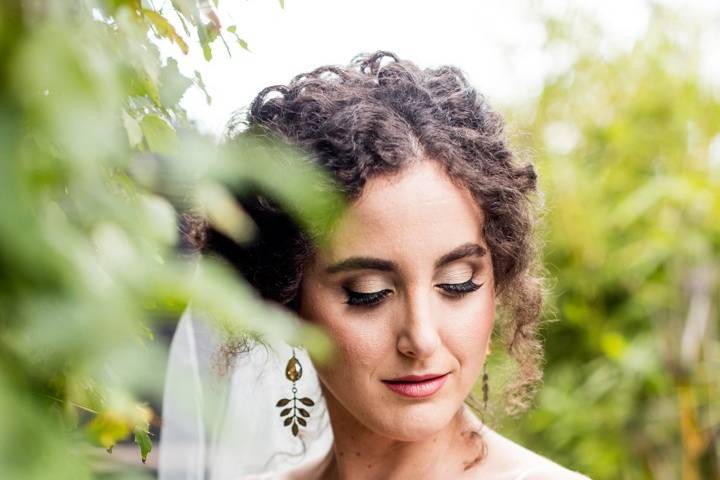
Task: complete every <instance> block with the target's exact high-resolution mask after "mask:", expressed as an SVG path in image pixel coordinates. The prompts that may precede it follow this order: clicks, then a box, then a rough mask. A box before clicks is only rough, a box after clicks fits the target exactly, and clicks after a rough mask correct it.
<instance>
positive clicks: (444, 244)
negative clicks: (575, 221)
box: [194, 52, 586, 480]
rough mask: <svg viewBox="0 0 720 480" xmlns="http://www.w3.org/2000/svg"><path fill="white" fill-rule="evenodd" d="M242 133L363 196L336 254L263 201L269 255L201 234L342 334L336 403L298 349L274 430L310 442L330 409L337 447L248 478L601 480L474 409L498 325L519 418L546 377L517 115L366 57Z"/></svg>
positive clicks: (314, 79) (266, 288)
mask: <svg viewBox="0 0 720 480" xmlns="http://www.w3.org/2000/svg"><path fill="white" fill-rule="evenodd" d="M271 93H272V94H273V95H270V94H271ZM231 127H232V128H231V129H230V132H231V137H242V136H250V137H251V136H258V135H259V136H271V137H272V138H276V139H279V140H281V141H284V142H287V143H290V144H292V145H294V146H297V147H299V148H300V149H302V150H304V151H306V152H308V153H309V154H310V155H311V156H312V159H313V161H315V162H316V163H317V164H318V165H319V166H321V167H322V168H323V169H324V170H325V171H326V172H327V173H329V174H330V176H331V178H333V179H334V180H335V181H336V182H337V184H338V186H339V187H340V189H341V190H342V191H343V193H345V194H346V196H347V198H348V199H349V200H350V204H349V205H350V207H349V208H348V210H347V211H346V212H345V214H344V215H343V216H342V218H341V221H340V222H339V223H338V224H337V226H336V228H335V230H334V231H333V233H332V236H331V240H330V242H329V243H328V244H326V245H323V246H322V247H320V246H319V245H317V244H315V243H314V242H313V241H312V239H311V237H310V236H309V235H307V234H306V233H305V232H303V231H302V229H299V228H297V227H296V226H294V225H293V223H292V222H291V221H290V220H289V217H287V216H285V215H284V214H283V213H282V212H281V211H280V210H279V209H278V208H277V207H276V206H275V205H274V204H273V202H272V201H271V199H268V198H265V197H264V196H262V195H245V196H243V197H241V198H240V200H241V202H242V203H243V205H244V206H245V208H246V210H247V211H248V213H249V214H250V215H251V216H252V217H253V219H254V220H255V222H256V223H257V226H258V230H259V232H260V236H259V237H258V239H257V240H256V241H255V242H254V243H253V244H251V245H245V246H238V245H236V244H235V243H234V242H232V241H231V240H229V239H228V238H226V237H224V236H223V235H222V234H221V233H219V232H217V231H214V230H212V229H206V230H204V231H202V232H201V233H202V235H201V236H202V237H203V242H202V243H203V247H204V249H205V251H207V252H213V254H216V255H220V256H222V257H224V258H225V259H226V260H228V261H229V262H230V263H232V264H233V265H234V266H235V267H236V268H237V269H238V270H239V271H240V272H241V273H242V274H243V275H244V277H245V278H246V279H248V280H249V281H250V282H251V283H252V284H253V285H254V286H255V287H256V288H257V289H258V290H259V292H260V293H261V294H262V295H263V297H265V298H266V299H269V300H273V301H275V302H278V303H280V304H283V305H285V306H287V307H288V308H290V309H291V310H293V311H294V312H296V313H297V314H298V315H299V316H300V317H301V318H302V319H305V320H306V321H308V322H312V323H314V324H316V325H319V326H321V327H322V328H324V330H325V331H326V332H327V333H328V334H329V336H330V338H331V339H332V340H333V341H334V343H335V346H336V351H337V355H336V357H334V359H333V361H332V362H330V363H327V364H318V365H317V376H318V378H319V381H320V386H321V388H322V398H315V399H312V398H310V397H303V396H302V395H303V394H302V393H298V390H299V389H300V388H301V385H300V384H296V382H298V381H299V380H300V377H301V375H300V373H301V372H300V368H301V367H304V368H305V369H306V370H307V369H308V367H310V365H308V361H307V360H304V361H303V360H302V359H301V360H297V358H298V357H296V351H295V350H294V349H293V350H292V353H291V358H290V361H289V362H288V369H287V372H286V375H287V379H288V381H290V382H292V388H293V390H292V396H289V395H288V398H286V399H280V400H279V401H278V402H277V406H278V410H280V409H282V411H281V412H280V415H279V416H278V417H275V418H266V419H264V420H263V421H265V422H268V423H272V422H279V421H281V420H282V419H281V418H279V417H281V416H284V419H285V420H284V423H285V424H286V425H287V426H288V428H287V429H286V433H287V435H288V438H292V437H293V436H300V437H303V435H304V433H305V427H308V421H309V420H310V419H312V418H314V417H315V416H317V415H316V412H314V411H313V406H314V407H315V408H317V407H322V408H326V409H327V414H328V417H329V421H330V424H331V430H332V437H331V438H332V446H331V448H330V449H328V450H327V451H325V452H324V454H323V455H320V456H318V457H316V458H315V459H313V460H312V461H306V462H303V463H302V464H300V465H297V466H293V467H292V468H287V469H277V468H274V469H273V471H270V472H265V473H263V474H261V475H255V476H242V475H240V473H241V470H238V478H308V479H309V478H312V479H356V478H357V479H364V478H368V479H369V478H373V479H375V478H383V479H385V478H388V479H389V478H397V479H406V478H407V479H445V478H478V479H480V478H482V479H499V480H501V479H508V480H510V479H514V480H520V479H554V480H555V479H580V478H586V477H583V476H581V475H580V474H577V473H574V472H571V471H569V470H567V469H565V468H563V467H561V466H559V465H557V464H555V463H553V462H552V461H550V460H548V459H546V458H544V457H542V456H540V455H537V454H535V453H532V452H530V451H528V450H526V449H524V448H523V447H521V446H519V445H517V444H515V443H513V442H511V441H510V440H508V439H506V438H504V437H502V436H501V435H499V434H498V433H496V432H494V431H493V430H492V429H490V428H489V427H488V426H487V425H484V424H483V422H482V421H481V420H480V419H479V418H478V417H477V416H476V415H475V413H473V411H472V410H471V409H469V408H468V406H467V405H466V402H467V403H472V400H473V398H472V395H471V393H472V390H473V386H474V385H475V384H476V382H477V380H478V379H479V378H482V379H483V382H482V383H483V389H484V390H485V395H484V397H485V398H484V401H485V402H487V388H488V386H487V380H488V379H487V375H486V374H484V365H485V361H486V359H487V356H488V354H489V352H490V344H491V334H492V332H493V329H494V328H495V329H497V330H498V331H497V332H496V334H497V336H498V337H499V338H500V339H501V340H502V341H503V342H504V344H505V346H506V347H507V349H508V352H509V354H510V356H511V357H512V358H513V359H514V360H515V361H516V362H517V364H518V367H519V368H518V369H517V372H518V374H517V378H515V379H514V382H513V384H511V385H509V386H508V394H507V395H506V405H505V407H506V410H508V411H510V412H516V411H519V410H521V409H522V408H524V407H525V405H526V404H527V401H528V400H529V397H530V395H531V394H532V393H533V390H534V387H535V385H536V384H537V383H538V382H539V380H540V378H541V372H540V367H539V365H540V362H541V358H542V350H541V347H540V344H539V341H538V339H537V338H536V332H537V327H538V322H539V316H540V312H541V305H542V284H541V282H540V279H539V277H537V276H536V275H535V274H534V272H535V270H536V268H537V262H536V257H537V251H536V250H535V249H534V248H533V241H532V238H533V237H532V235H533V230H534V224H535V222H536V215H537V213H536V209H535V201H536V193H537V192H536V188H537V187H536V174H535V170H534V168H533V166H532V165H531V164H518V163H517V162H516V160H515V159H514V157H513V154H512V152H511V151H510V150H509V148H508V145H507V143H506V140H505V138H504V136H503V121H502V119H501V117H500V116H499V115H498V114H497V113H495V112H494V111H492V110H491V109H490V108H489V106H488V105H487V103H486V102H485V100H484V98H483V97H482V96H481V95H479V94H477V93H476V91H475V90H474V89H473V88H472V87H471V86H470V85H469V84H468V82H467V81H466V79H465V77H464V76H463V74H462V73H461V72H460V71H459V70H458V69H456V68H453V67H440V68H437V69H420V68H418V67H417V66H415V65H414V64H413V63H411V62H408V61H404V60H400V59H398V58H397V57H396V56H395V55H394V54H392V53H387V52H377V53H374V54H370V55H361V56H358V57H356V59H355V60H354V61H353V62H352V63H351V65H349V66H348V67H344V68H343V67H321V68H319V69H317V70H315V71H313V72H310V73H308V74H304V75H299V76H297V77H296V78H295V79H293V80H292V81H291V82H290V84H289V85H287V86H276V87H271V88H268V89H266V90H264V91H263V92H261V93H260V94H259V95H258V97H257V98H256V100H255V101H254V102H253V104H252V108H251V110H250V113H249V115H248V116H247V119H246V120H244V121H243V122H241V123H239V124H235V125H231ZM194 233H198V232H197V230H195V232H194ZM496 306H497V307H498V308H499V309H500V310H501V311H502V312H504V315H502V316H501V318H504V321H503V322H498V325H497V326H496V325H495V323H496V322H495V317H496ZM499 312H500V311H498V312H497V313H499ZM231 350H232V349H231ZM238 364H241V362H238ZM236 403H237V402H236ZM301 403H302V405H301ZM323 405H324V406H323ZM298 419H299V420H298ZM226 423H227V422H226ZM236 423H237V422H236ZM308 430H309V428H308ZM303 438H305V440H306V442H309V443H312V442H310V440H309V439H310V437H303ZM280 470H283V471H280ZM242 473H247V472H246V471H242ZM255 473H258V472H257V471H256V472H255Z"/></svg>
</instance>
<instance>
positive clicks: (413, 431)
mask: <svg viewBox="0 0 720 480" xmlns="http://www.w3.org/2000/svg"><path fill="white" fill-rule="evenodd" d="M458 408H459V407H457V408H454V405H449V404H447V402H443V404H438V403H437V402H422V403H415V404H412V403H411V404H405V405H398V406H395V407H394V408H388V406H387V405H385V406H382V407H379V408H378V409H377V410H376V411H378V412H383V418H382V419H377V425H376V431H377V433H379V434H381V435H383V436H385V437H388V438H392V439H395V440H398V441H402V442H417V441H421V440H426V439H427V438H430V437H432V436H433V435H435V434H437V433H438V432H440V431H441V430H443V429H444V428H445V427H447V425H448V424H449V423H450V421H451V420H452V419H453V417H454V416H455V414H456V413H457V410H458Z"/></svg>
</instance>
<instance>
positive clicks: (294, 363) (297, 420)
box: [275, 348, 315, 437]
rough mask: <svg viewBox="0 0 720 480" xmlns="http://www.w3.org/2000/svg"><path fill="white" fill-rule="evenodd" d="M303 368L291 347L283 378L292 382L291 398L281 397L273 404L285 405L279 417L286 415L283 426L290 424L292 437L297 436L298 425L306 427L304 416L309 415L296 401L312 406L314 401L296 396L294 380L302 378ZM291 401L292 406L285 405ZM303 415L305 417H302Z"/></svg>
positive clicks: (277, 405)
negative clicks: (290, 354) (290, 355)
mask: <svg viewBox="0 0 720 480" xmlns="http://www.w3.org/2000/svg"><path fill="white" fill-rule="evenodd" d="M302 374H303V369H302V365H301V364H300V360H298V359H297V357H296V356H295V349H294V348H293V349H292V357H290V360H288V363H287V366H286V367H285V378H287V379H288V380H290V381H291V382H292V394H293V396H292V398H282V399H280V400H278V402H277V403H276V404H275V406H276V407H280V408H282V407H285V408H283V409H282V410H281V411H280V416H281V417H286V418H285V421H284V422H283V425H284V426H286V427H287V426H288V425H292V427H291V428H290V429H291V431H292V434H293V436H294V437H297V434H298V431H299V430H300V427H298V425H300V426H303V427H306V426H307V421H306V420H305V418H307V417H309V416H310V413H309V412H308V411H307V410H305V409H304V408H302V407H299V406H298V402H300V403H302V404H303V405H305V406H306V407H312V406H313V405H315V402H313V401H312V400H310V399H309V398H308V397H303V398H297V387H296V386H295V382H297V381H298V380H300V378H302ZM290 402H292V406H290V407H288V406H287V405H288V404H289V403H290ZM303 417H305V418H303Z"/></svg>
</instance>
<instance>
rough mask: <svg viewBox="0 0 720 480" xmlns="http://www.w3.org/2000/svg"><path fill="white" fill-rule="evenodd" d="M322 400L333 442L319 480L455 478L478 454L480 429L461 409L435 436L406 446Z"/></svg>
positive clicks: (476, 458) (328, 398)
mask: <svg viewBox="0 0 720 480" xmlns="http://www.w3.org/2000/svg"><path fill="white" fill-rule="evenodd" d="M326 400H327V405H328V413H329V414H330V420H331V422H332V425H333V436H334V443H333V458H332V460H331V461H330V462H329V464H328V466H327V468H326V470H325V472H324V474H323V476H322V478H323V480H363V479H370V478H388V479H393V478H458V477H460V476H462V474H463V471H464V470H467V469H468V468H470V467H472V466H473V465H474V464H476V463H477V461H478V459H479V456H480V455H481V452H482V443H481V439H480V436H479V435H478V433H479V427H480V426H481V424H479V421H477V419H475V418H474V416H473V415H472V413H470V412H468V411H466V407H465V406H464V405H463V406H461V408H459V409H458V412H457V414H456V415H455V416H454V417H453V419H452V420H451V421H450V422H449V423H448V425H447V426H446V427H445V428H444V429H442V430H441V431H439V432H437V433H436V434H434V435H431V436H430V437H428V438H425V439H422V440H418V441H413V442H407V441H400V440H395V439H392V438H388V437H384V436H382V435H379V434H377V433H375V432H373V431H371V430H369V429H368V428H367V427H365V426H364V425H363V424H362V423H360V422H359V421H358V420H357V419H356V418H355V417H353V416H352V415H351V414H350V413H349V412H348V411H347V410H345V409H344V408H343V407H342V406H341V405H339V404H338V403H337V401H336V400H335V399H334V398H332V396H331V395H326ZM470 416H472V419H471V418H470Z"/></svg>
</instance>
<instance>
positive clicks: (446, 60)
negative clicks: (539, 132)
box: [162, 0, 720, 135]
mask: <svg viewBox="0 0 720 480" xmlns="http://www.w3.org/2000/svg"><path fill="white" fill-rule="evenodd" d="M168 1H169V0H168ZM284 3H285V5H284V8H281V6H280V2H279V1H278V0H221V1H220V3H219V8H218V10H219V11H218V13H219V17H220V19H221V21H222V22H224V25H223V27H227V26H230V25H236V26H237V32H238V34H239V36H240V37H242V38H243V39H244V40H245V41H246V42H247V44H248V47H249V49H250V51H249V52H248V51H245V50H242V49H241V48H240V47H239V46H238V45H237V44H236V43H232V44H231V53H232V56H228V52H227V50H226V49H225V47H224V46H223V45H222V43H221V42H219V41H218V42H215V44H214V48H213V57H214V58H213V59H212V61H211V62H206V61H205V60H204V59H203V58H202V52H201V51H200V49H199V48H198V47H197V45H193V46H192V47H191V51H190V53H189V54H188V55H182V54H181V53H179V51H178V49H177V47H174V46H172V45H167V44H165V45H162V48H163V51H164V53H165V54H166V55H170V56H172V57H174V58H176V59H177V60H178V62H179V64H180V69H181V71H183V73H185V74H186V75H188V76H190V77H192V73H193V71H194V70H198V71H199V72H200V73H201V74H202V76H203V80H204V82H205V84H206V87H207V90H208V91H209V93H210V95H211V97H212V103H211V104H209V105H208V104H207V102H206V100H205V95H204V93H202V92H201V91H200V90H199V89H197V88H191V89H190V90H189V91H188V92H187V93H186V95H185V97H184V98H183V100H182V102H181V105H182V106H183V107H184V108H185V109H186V110H187V112H188V115H189V117H190V118H191V119H193V120H195V121H196V122H197V123H198V125H199V127H200V129H201V130H203V131H206V132H209V133H212V134H214V135H220V134H221V133H222V131H223V128H224V126H225V124H226V122H227V120H228V119H229V117H230V115H231V114H232V112H233V111H235V110H237V109H240V108H243V107H245V106H247V105H248V104H249V103H250V102H251V101H252V99H253V98H254V96H255V95H256V94H257V93H258V92H259V91H260V90H262V89H263V88H264V87H266V86H269V85H276V84H285V83H287V82H289V81H290V79H291V78H292V77H293V76H295V75H296V74H298V73H301V72H305V71H309V70H312V69H314V68H316V67H318V66H320V65H325V64H346V63H348V62H349V61H350V59H351V58H352V57H353V56H354V55H356V54H358V53H360V52H370V51H375V50H389V51H392V52H394V53H396V54H397V55H398V56H400V57H401V58H405V59H408V60H412V61H413V62H415V63H417V64H418V65H420V66H422V67H432V66H438V65H443V64H451V65H456V66H458V67H460V68H461V69H462V70H463V71H465V73H466V74H467V75H468V78H469V80H470V82H471V83H472V84H473V85H475V86H476V87H477V88H478V90H479V91H480V92H482V93H483V94H484V95H485V96H486V97H487V98H488V99H489V101H490V103H491V104H493V105H496V106H498V107H503V106H516V105H518V104H522V103H523V102H528V101H529V100H532V98H533V97H534V96H536V95H537V94H538V93H539V92H540V91H541V89H542V85H543V82H544V80H545V79H546V78H547V76H548V75H552V74H553V73H556V72H559V71H562V70H563V69H566V68H567V67H568V65H569V64H570V61H571V58H572V53H571V51H569V50H568V49H567V48H562V47H552V48H547V46H546V45H545V44H546V41H547V39H548V35H547V32H546V30H545V26H544V23H543V22H542V21H541V19H542V16H552V17H567V16H569V15H587V16H590V17H591V18H593V19H595V20H596V21H597V23H598V25H599V26H600V33H599V34H598V35H597V37H596V39H597V49H598V51H599V52H601V54H603V55H606V56H608V57H609V56H612V55H614V54H616V53H618V52H622V51H625V50H628V49H630V48H632V46H633V44H634V43H635V42H636V41H637V40H638V39H639V38H641V37H642V35H643V34H644V33H645V31H646V29H647V26H648V20H649V18H650V14H651V4H650V2H649V1H648V0H604V1H602V2H598V1H595V0H574V1H571V0H505V1H499V0H492V1H491V0H462V1H461V0H444V1H439V0H433V1H425V0H415V1H408V0H363V1H362V2H360V1H348V0H334V1H333V0H286V1H285V2H284ZM660 3H662V4H666V5H668V6H670V7H674V8H682V11H683V14H684V15H687V16H688V17H696V18H700V19H702V20H703V21H705V22H706V23H708V24H712V23H714V24H715V25H720V1H718V0H690V1H688V0H662V1H661V2H660ZM228 42H229V43H230V37H228ZM191 44H192V43H191ZM701 47H702V50H703V52H704V55H705V60H704V62H703V73H704V75H706V76H708V77H712V78H715V79H718V80H720V55H717V54H716V53H715V54H714V55H712V54H711V52H717V51H718V50H720V48H719V47H720V33H719V31H718V29H712V30H711V29H708V31H707V32H705V34H704V35H703V36H702V42H701ZM715 57H717V58H715Z"/></svg>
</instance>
